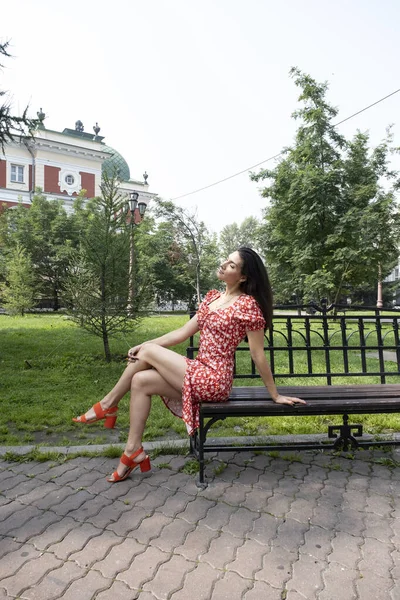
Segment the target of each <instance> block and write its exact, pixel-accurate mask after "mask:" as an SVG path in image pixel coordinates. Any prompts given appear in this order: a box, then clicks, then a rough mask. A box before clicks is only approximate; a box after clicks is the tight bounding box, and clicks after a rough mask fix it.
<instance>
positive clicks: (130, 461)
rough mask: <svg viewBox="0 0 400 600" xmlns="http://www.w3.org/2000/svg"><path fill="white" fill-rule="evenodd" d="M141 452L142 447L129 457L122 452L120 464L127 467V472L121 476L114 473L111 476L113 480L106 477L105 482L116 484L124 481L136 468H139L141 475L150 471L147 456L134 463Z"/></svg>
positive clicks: (116, 472)
mask: <svg viewBox="0 0 400 600" xmlns="http://www.w3.org/2000/svg"><path fill="white" fill-rule="evenodd" d="M142 452H144V450H143V448H142V447H140V448H139V450H136V452H134V453H133V454H131V455H130V456H127V455H126V454H125V452H124V453H123V454H122V456H121V462H122V463H123V464H124V465H125V466H127V467H128V470H127V471H126V472H125V473H124V474H123V475H118V471H114V473H113V474H112V475H111V477H112V478H113V479H111V478H110V477H107V481H109V482H110V483H116V482H117V481H124V480H125V479H126V478H127V477H128V476H129V475H130V474H131V473H132V471H133V469H136V467H140V470H141V472H142V473H145V472H146V471H150V469H151V464H150V458H149V457H148V456H147V454H146V456H145V457H144V459H143V460H141V461H140V462H136V460H135V458H136V457H137V456H139V454H141V453H142Z"/></svg>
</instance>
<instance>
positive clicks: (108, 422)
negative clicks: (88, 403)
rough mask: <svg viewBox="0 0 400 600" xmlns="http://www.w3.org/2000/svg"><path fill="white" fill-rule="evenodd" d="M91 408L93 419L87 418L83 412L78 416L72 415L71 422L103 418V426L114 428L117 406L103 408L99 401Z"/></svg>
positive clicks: (84, 421)
mask: <svg viewBox="0 0 400 600" xmlns="http://www.w3.org/2000/svg"><path fill="white" fill-rule="evenodd" d="M92 408H93V410H94V412H95V415H96V416H95V417H94V418H93V419H87V418H86V417H85V415H84V414H83V415H81V416H80V417H78V418H77V417H74V418H73V419H72V420H73V422H74V423H96V422H97V421H101V420H102V419H105V421H104V427H107V429H114V427H115V423H116V421H117V411H118V406H113V407H112V408H106V409H103V408H102V407H101V404H100V402H97V404H94V405H93V407H92Z"/></svg>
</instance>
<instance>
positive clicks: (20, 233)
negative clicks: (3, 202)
mask: <svg viewBox="0 0 400 600" xmlns="http://www.w3.org/2000/svg"><path fill="white" fill-rule="evenodd" d="M3 219H5V220H6V221H7V226H6V227H4V225H3V229H4V232H3V243H4V244H5V246H6V247H8V248H12V247H15V245H16V244H18V243H19V244H20V245H22V246H23V247H24V248H25V249H26V251H27V252H28V254H29V255H30V256H31V259H32V264H33V273H34V275H35V277H36V285H37V292H38V295H39V297H40V298H51V299H52V301H53V307H54V310H58V308H59V304H60V295H61V294H62V292H63V289H64V286H65V277H66V273H67V272H68V266H69V261H70V249H71V248H74V247H76V246H77V245H78V240H79V230H78V229H77V227H76V226H75V224H74V220H73V218H72V216H71V215H68V214H67V212H66V210H65V208H64V206H63V203H62V201H61V200H48V199H47V198H46V196H44V195H43V194H42V193H41V192H40V190H39V191H38V192H37V193H36V194H35V195H34V197H33V199H32V204H31V206H30V207H29V208H27V207H25V206H22V204H20V205H19V206H18V207H17V208H15V209H7V210H6V211H5V213H4V215H3V217H0V221H2V220H3Z"/></svg>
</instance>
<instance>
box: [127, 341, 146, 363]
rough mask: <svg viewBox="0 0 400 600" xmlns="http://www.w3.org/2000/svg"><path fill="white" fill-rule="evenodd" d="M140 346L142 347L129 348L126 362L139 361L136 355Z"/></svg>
mask: <svg viewBox="0 0 400 600" xmlns="http://www.w3.org/2000/svg"><path fill="white" fill-rule="evenodd" d="M142 346H143V344H138V345H137V346H133V348H130V349H129V350H128V361H129V362H135V361H137V360H139V358H138V357H137V353H138V352H139V350H140V348H141V347H142Z"/></svg>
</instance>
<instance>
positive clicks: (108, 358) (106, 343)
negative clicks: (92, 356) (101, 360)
mask: <svg viewBox="0 0 400 600" xmlns="http://www.w3.org/2000/svg"><path fill="white" fill-rule="evenodd" d="M101 331H102V337H103V346H104V355H105V357H106V362H108V363H109V362H111V352H110V344H109V341H108V332H107V326H106V322H105V319H104V318H103V319H102V320H101Z"/></svg>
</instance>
